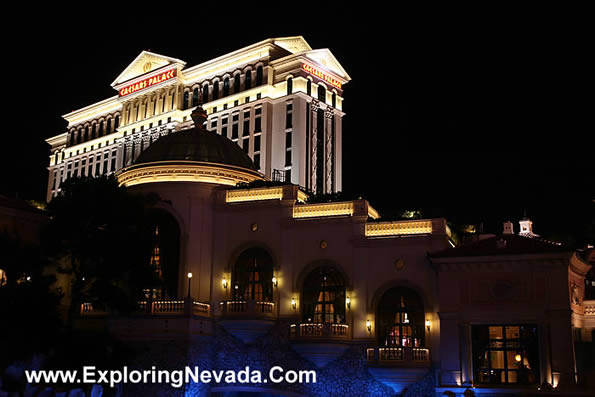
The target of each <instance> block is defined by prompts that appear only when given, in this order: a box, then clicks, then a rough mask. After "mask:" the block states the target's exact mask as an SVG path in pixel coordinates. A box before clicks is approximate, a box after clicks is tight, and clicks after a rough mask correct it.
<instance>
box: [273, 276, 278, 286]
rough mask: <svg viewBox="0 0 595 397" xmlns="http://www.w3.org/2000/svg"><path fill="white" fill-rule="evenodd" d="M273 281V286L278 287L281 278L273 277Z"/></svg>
mask: <svg viewBox="0 0 595 397" xmlns="http://www.w3.org/2000/svg"><path fill="white" fill-rule="evenodd" d="M272 281H273V286H275V287H276V286H277V285H279V280H277V277H273V280H272Z"/></svg>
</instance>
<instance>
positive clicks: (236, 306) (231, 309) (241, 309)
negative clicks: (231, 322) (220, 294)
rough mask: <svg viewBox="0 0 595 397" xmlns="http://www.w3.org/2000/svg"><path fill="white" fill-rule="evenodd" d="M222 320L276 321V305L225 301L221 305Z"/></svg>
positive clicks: (249, 301)
mask: <svg viewBox="0 0 595 397" xmlns="http://www.w3.org/2000/svg"><path fill="white" fill-rule="evenodd" d="M219 306H220V309H221V317H222V318H258V319H260V318H262V319H275V317H276V315H275V304H274V303H273V302H263V301H255V300H245V301H244V300H236V301H223V302H220V303H219Z"/></svg>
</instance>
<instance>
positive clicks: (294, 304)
mask: <svg viewBox="0 0 595 397" xmlns="http://www.w3.org/2000/svg"><path fill="white" fill-rule="evenodd" d="M291 307H292V308H293V310H295V309H296V308H297V302H296V301H295V298H291Z"/></svg>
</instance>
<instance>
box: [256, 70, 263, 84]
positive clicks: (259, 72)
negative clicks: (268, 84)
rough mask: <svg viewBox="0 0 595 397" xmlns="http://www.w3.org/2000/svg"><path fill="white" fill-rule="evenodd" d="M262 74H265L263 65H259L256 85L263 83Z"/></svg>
mask: <svg viewBox="0 0 595 397" xmlns="http://www.w3.org/2000/svg"><path fill="white" fill-rule="evenodd" d="M262 75H263V69H262V66H259V67H258V68H256V86H257V87H258V86H261V85H262Z"/></svg>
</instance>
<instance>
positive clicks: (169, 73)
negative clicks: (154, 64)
mask: <svg viewBox="0 0 595 397" xmlns="http://www.w3.org/2000/svg"><path fill="white" fill-rule="evenodd" d="M174 77H176V69H171V70H166V71H164V72H163V73H159V74H157V75H155V76H152V77H147V78H146V79H144V80H141V81H138V82H136V83H132V84H129V85H127V86H126V87H124V88H122V89H121V90H120V96H121V97H123V96H126V95H130V94H134V93H135V92H137V91H140V90H144V89H145V88H148V87H151V86H153V85H156V84H159V83H163V82H164V81H167V80H171V79H173V78H174Z"/></svg>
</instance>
